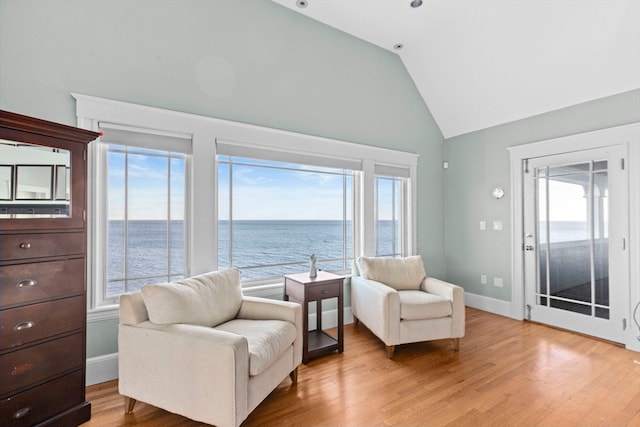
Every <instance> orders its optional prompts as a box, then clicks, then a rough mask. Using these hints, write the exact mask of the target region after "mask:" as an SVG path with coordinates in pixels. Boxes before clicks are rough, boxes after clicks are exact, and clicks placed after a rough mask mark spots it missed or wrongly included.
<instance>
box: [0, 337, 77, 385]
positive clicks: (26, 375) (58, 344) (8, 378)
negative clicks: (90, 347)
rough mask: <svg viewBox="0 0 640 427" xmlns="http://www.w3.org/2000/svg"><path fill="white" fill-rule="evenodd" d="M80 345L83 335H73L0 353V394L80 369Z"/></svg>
mask: <svg viewBox="0 0 640 427" xmlns="http://www.w3.org/2000/svg"><path fill="white" fill-rule="evenodd" d="M83 345H84V340H83V334H82V333H77V334H74V335H70V336H68V337H64V338H60V339H57V340H55V341H49V342H46V343H44V344H38V345H34V346H31V347H28V348H25V349H23V350H18V351H14V352H12V353H6V354H3V355H2V356H0V378H1V379H2V381H1V382H0V395H2V396H5V395H7V394H9V393H11V392H13V391H15V390H18V389H19V388H22V387H26V386H28V385H29V384H33V383H36V382H39V381H44V380H46V379H48V378H54V377H56V376H58V375H60V374H61V373H63V372H66V371H71V370H73V369H74V368H80V367H82V366H83V365H84V363H85V361H84V360H83V356H84V351H83Z"/></svg>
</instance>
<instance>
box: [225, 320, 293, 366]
mask: <svg viewBox="0 0 640 427" xmlns="http://www.w3.org/2000/svg"><path fill="white" fill-rule="evenodd" d="M214 329H216V330H218V331H226V332H231V333H234V334H237V335H241V336H244V337H246V339H247V343H248V346H249V375H250V376H256V375H260V374H261V373H262V372H264V371H265V370H266V369H267V368H268V367H270V366H271V365H272V364H273V363H274V362H275V361H276V360H278V358H279V357H280V356H281V355H282V354H283V353H284V352H285V351H286V350H287V349H288V348H289V347H291V344H293V342H294V341H295V340H296V333H297V332H296V327H295V326H294V325H293V324H292V323H290V322H286V321H284V320H248V319H235V320H230V321H228V322H226V323H223V324H221V325H218V326H217V327H215V328H214Z"/></svg>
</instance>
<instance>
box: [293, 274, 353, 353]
mask: <svg viewBox="0 0 640 427" xmlns="http://www.w3.org/2000/svg"><path fill="white" fill-rule="evenodd" d="M343 285H344V277H342V276H338V275H337V274H333V273H328V272H326V271H318V276H317V277H314V278H311V277H309V273H298V274H289V275H286V276H284V299H285V301H289V300H291V301H295V302H297V303H299V304H300V305H302V328H303V329H302V330H303V334H302V337H303V339H302V363H307V362H308V361H309V360H310V359H312V358H314V357H319V356H324V355H327V354H331V353H333V352H334V351H336V350H337V351H338V352H339V353H342V352H343V351H344V335H343V333H344V332H343V329H344V299H343ZM327 298H338V328H337V329H338V336H337V338H336V337H334V336H331V335H330V334H328V333H326V332H325V331H323V330H322V300H323V299H327ZM313 301H315V302H316V329H315V330H312V331H310V330H309V303H310V302H313Z"/></svg>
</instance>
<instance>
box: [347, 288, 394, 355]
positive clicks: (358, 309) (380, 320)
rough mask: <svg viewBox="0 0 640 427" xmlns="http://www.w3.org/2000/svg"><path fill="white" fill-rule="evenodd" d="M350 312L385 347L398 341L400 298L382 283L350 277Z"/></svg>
mask: <svg viewBox="0 0 640 427" xmlns="http://www.w3.org/2000/svg"><path fill="white" fill-rule="evenodd" d="M351 310H352V312H353V315H354V316H355V317H356V318H357V319H359V320H361V321H362V323H364V324H365V325H366V326H367V327H368V328H369V329H370V330H371V332H373V333H374V334H375V335H376V336H377V337H378V338H380V339H381V340H382V341H383V342H384V343H385V344H386V345H395V344H397V343H398V342H399V339H400V296H399V295H398V291H396V290H395V289H393V288H392V287H390V286H387V285H385V284H384V283H381V282H377V281H375V280H370V279H364V278H363V277H361V276H352V277H351Z"/></svg>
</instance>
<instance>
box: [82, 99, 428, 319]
mask: <svg viewBox="0 0 640 427" xmlns="http://www.w3.org/2000/svg"><path fill="white" fill-rule="evenodd" d="M72 96H73V97H74V98H75V100H76V116H77V124H78V126H79V127H81V128H84V129H90V130H98V129H99V124H100V123H101V122H107V123H113V124H119V125H123V126H132V127H137V128H144V129H153V130H159V131H162V132H166V133H170V134H171V133H177V134H181V135H190V136H191V143H192V153H191V154H192V157H191V165H190V168H189V177H188V179H189V180H190V182H191V183H192V186H191V191H190V194H187V195H186V197H187V199H188V201H187V204H188V209H187V210H188V213H187V216H188V221H187V217H185V221H187V222H188V224H187V226H186V230H185V233H186V239H187V240H188V249H187V252H188V265H187V273H186V274H189V275H195V274H201V273H204V272H207V271H213V270H216V269H217V262H218V261H217V260H218V242H217V238H216V236H217V223H218V218H217V216H218V214H217V212H218V209H217V194H216V193H217V192H216V191H215V190H214V191H211V188H214V189H217V175H218V171H217V166H215V167H211V165H212V164H213V165H215V158H216V145H217V144H216V141H228V142H231V143H232V144H233V145H234V146H235V147H239V148H243V149H247V150H263V151H265V152H272V153H276V154H277V155H278V156H284V155H285V154H286V155H287V156H289V157H288V158H289V159H292V157H291V156H294V157H293V158H295V156H300V157H306V158H314V159H325V160H327V161H329V162H331V163H332V164H335V163H336V162H341V161H342V162H354V163H353V164H355V163H357V164H359V165H360V169H361V171H360V173H359V174H356V176H355V179H354V181H355V182H356V185H355V186H354V191H353V193H354V194H353V197H354V200H355V201H356V202H355V203H354V205H353V210H354V242H353V245H354V248H353V255H354V257H358V256H360V255H365V256H374V254H375V236H374V234H375V233H374V230H375V219H374V212H375V181H374V180H375V175H376V169H378V170H379V169H380V168H381V167H384V168H395V169H396V170H403V171H406V174H407V186H406V187H407V188H406V191H407V195H408V196H407V198H406V201H407V205H408V208H407V209H406V219H405V224H406V230H405V233H406V236H407V238H406V248H405V251H406V254H407V255H412V254H414V253H415V250H416V219H417V215H416V207H417V203H416V198H417V191H416V190H417V164H418V155H417V154H415V153H408V152H403V151H398V150H392V149H387V148H380V147H374V146H369V145H364V144H357V143H351V142H344V141H338V140H335V139H330V138H322V137H316V136H311V135H304V134H300V133H295V132H289V131H282V130H276V129H270V128H266V127H260V126H255V125H249V124H244V123H236V122H231V121H226V120H220V119H215V118H210V117H204V116H199V115H195V114H188V113H181V112H176V111H170V110H165V109H160V108H154V107H147V106H142V105H137V104H131V103H127V102H121V101H114V100H109V99H104V98H98V97H93V96H88V95H82V94H76V93H72ZM99 145H100V144H91V145H90V146H89V176H88V179H89V185H88V188H89V217H90V218H92V217H93V216H94V215H95V214H96V213H97V212H96V207H97V206H98V205H97V204H96V199H97V197H99V194H95V193H96V192H94V191H92V190H91V189H93V188H95V182H96V180H97V179H99V178H100V175H99V174H100V167H99V166H100V165H98V164H96V162H95V158H96V156H95V153H92V151H93V150H97V149H98V147H99ZM93 221H94V220H92V221H91V222H89V223H88V236H89V265H88V295H89V298H88V300H89V304H88V305H89V307H88V309H89V315H88V318H89V320H90V321H97V320H102V319H105V318H117V316H118V311H117V306H110V307H98V306H97V305H96V303H95V294H96V292H95V291H94V288H95V286H96V281H95V278H94V276H95V270H96V268H97V267H98V266H97V264H96V262H97V261H96V260H97V259H98V258H97V256H96V254H95V253H93V249H92V248H93V247H95V242H93V241H92V240H93V239H95V238H96V235H97V233H96V231H97V230H96V229H95V225H93ZM194 230H197V232H194Z"/></svg>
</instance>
